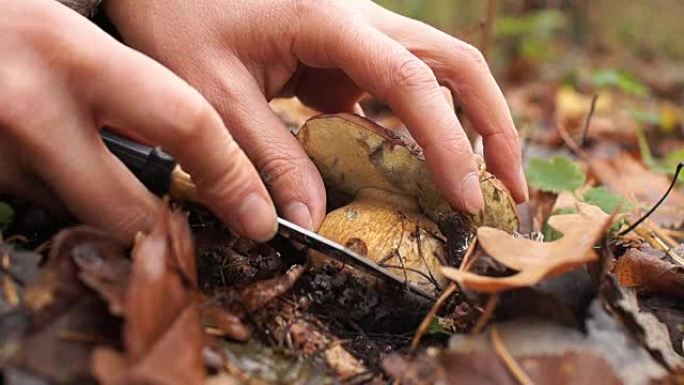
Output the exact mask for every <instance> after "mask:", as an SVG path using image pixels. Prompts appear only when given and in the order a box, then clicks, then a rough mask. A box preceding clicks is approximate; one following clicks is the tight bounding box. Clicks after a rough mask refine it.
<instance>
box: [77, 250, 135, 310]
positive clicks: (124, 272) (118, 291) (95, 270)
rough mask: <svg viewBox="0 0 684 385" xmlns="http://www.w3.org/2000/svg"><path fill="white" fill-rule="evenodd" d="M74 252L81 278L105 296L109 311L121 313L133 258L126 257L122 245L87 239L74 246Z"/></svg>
mask: <svg viewBox="0 0 684 385" xmlns="http://www.w3.org/2000/svg"><path fill="white" fill-rule="evenodd" d="M71 254H72V257H73V259H74V262H75V263H76V265H77V266H78V267H79V269H80V271H79V273H78V276H79V278H81V280H82V281H83V282H84V283H85V284H86V285H88V286H89V287H90V288H91V289H93V290H95V291H96V292H97V293H98V294H100V296H101V297H102V298H104V299H105V301H106V302H107V303H108V304H109V311H110V313H112V314H113V315H118V316H120V315H122V314H123V312H124V306H125V299H126V288H127V287H128V279H129V275H130V272H131V261H130V259H128V258H126V255H125V249H124V247H123V245H120V244H118V243H109V244H104V245H103V244H102V243H100V244H99V245H95V244H93V243H92V242H84V243H82V244H79V245H77V246H75V247H74V249H73V250H72V252H71Z"/></svg>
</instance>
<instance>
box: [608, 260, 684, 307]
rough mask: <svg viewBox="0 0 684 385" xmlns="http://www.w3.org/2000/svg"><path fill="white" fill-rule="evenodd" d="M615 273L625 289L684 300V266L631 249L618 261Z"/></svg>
mask: <svg viewBox="0 0 684 385" xmlns="http://www.w3.org/2000/svg"><path fill="white" fill-rule="evenodd" d="M613 272H614V274H615V275H616V276H617V278H618V281H619V282H620V285H622V286H624V287H633V288H636V289H638V290H639V292H642V293H657V294H663V295H672V296H676V297H679V298H681V299H684V266H680V265H675V264H673V263H670V262H667V261H663V260H661V259H659V258H658V257H655V256H653V255H650V254H646V253H644V252H642V251H639V250H638V249H629V250H627V252H626V253H625V254H624V255H623V256H621V257H620V258H619V259H618V260H617V263H616V264H615V267H614V269H613Z"/></svg>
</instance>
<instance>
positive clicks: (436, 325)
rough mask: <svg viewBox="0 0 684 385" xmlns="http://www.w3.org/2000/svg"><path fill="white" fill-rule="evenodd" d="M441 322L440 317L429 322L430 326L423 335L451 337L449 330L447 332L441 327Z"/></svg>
mask: <svg viewBox="0 0 684 385" xmlns="http://www.w3.org/2000/svg"><path fill="white" fill-rule="evenodd" d="M442 321H443V318H442V317H435V318H433V319H432V321H431V322H430V326H429V327H428V329H427V330H426V331H425V334H432V335H435V334H444V335H448V336H450V335H453V334H454V333H452V332H450V331H449V330H447V328H445V327H444V326H442Z"/></svg>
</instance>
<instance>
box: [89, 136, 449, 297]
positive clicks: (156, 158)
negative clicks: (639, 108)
mask: <svg viewBox="0 0 684 385" xmlns="http://www.w3.org/2000/svg"><path fill="white" fill-rule="evenodd" d="M100 135H101V137H102V140H103V141H104V143H105V145H106V146H107V148H108V149H109V150H110V151H111V152H112V153H113V154H114V155H115V156H116V157H118V158H119V160H121V161H122V162H123V163H124V164H125V165H126V167H128V168H129V169H130V170H131V171H132V172H133V174H134V175H135V176H136V177H137V178H138V179H140V181H141V182H142V183H143V184H144V185H145V186H147V187H148V188H150V189H151V190H152V191H153V192H154V193H155V194H158V195H163V194H166V193H168V192H169V190H170V189H173V187H174V183H175V182H176V179H178V178H177V176H178V175H180V174H183V172H182V170H181V171H180V172H179V167H178V164H177V162H176V160H175V159H174V158H173V157H171V155H169V154H167V153H165V152H163V151H162V150H161V149H159V148H152V147H149V146H146V145H144V144H141V143H138V142H136V141H133V140H131V139H128V138H125V137H122V136H120V135H117V134H115V133H113V132H111V131H107V130H103V131H101V134H100ZM172 176H173V177H172ZM179 180H182V181H183V183H185V184H188V183H191V182H189V181H190V178H189V177H187V174H185V177H181V178H180V179H179ZM176 190H178V191H183V190H187V189H176ZM179 198H181V199H186V200H192V199H193V198H194V197H193V196H183V197H179ZM277 220H278V233H279V234H280V235H281V236H283V237H284V238H287V239H289V240H291V241H295V242H298V243H300V244H302V245H304V246H306V247H308V248H310V249H313V250H316V251H318V252H320V253H322V254H324V255H327V256H328V257H330V258H332V259H334V260H336V261H339V262H341V263H343V264H345V265H349V266H352V267H353V268H356V269H359V270H361V271H363V272H366V273H368V274H370V275H372V276H374V277H377V278H379V279H381V280H382V281H384V282H386V283H387V284H389V285H390V286H393V287H397V288H400V289H401V290H404V291H406V292H409V293H412V294H415V295H418V296H420V297H423V298H425V299H428V300H431V301H436V300H437V298H436V297H435V296H434V295H432V294H430V293H429V292H427V291H425V290H423V289H421V288H420V287H418V286H417V285H415V284H412V283H410V282H408V281H406V280H404V279H402V278H400V277H398V276H397V275H395V274H393V273H392V272H390V271H389V270H387V269H386V268H384V267H382V266H380V265H378V264H377V263H375V262H373V261H371V260H370V259H368V258H366V257H363V256H361V255H359V254H357V253H355V252H354V251H352V250H350V249H349V248H347V247H344V246H342V245H340V244H339V243H337V242H334V241H332V240H330V239H327V238H325V237H323V236H321V235H319V234H316V233H315V232H313V231H309V230H307V229H305V228H303V227H301V226H298V225H296V224H294V223H292V222H290V221H288V220H286V219H283V218H281V217H278V219H277Z"/></svg>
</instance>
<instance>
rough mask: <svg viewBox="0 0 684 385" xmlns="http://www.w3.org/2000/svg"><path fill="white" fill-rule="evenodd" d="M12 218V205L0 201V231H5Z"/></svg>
mask: <svg viewBox="0 0 684 385" xmlns="http://www.w3.org/2000/svg"><path fill="white" fill-rule="evenodd" d="M13 220H14V210H13V209H12V206H10V205H8V204H7V203H5V202H2V201H0V232H2V231H5V230H6V229H7V227H8V226H9V225H10V224H11V223H12V221H13Z"/></svg>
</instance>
